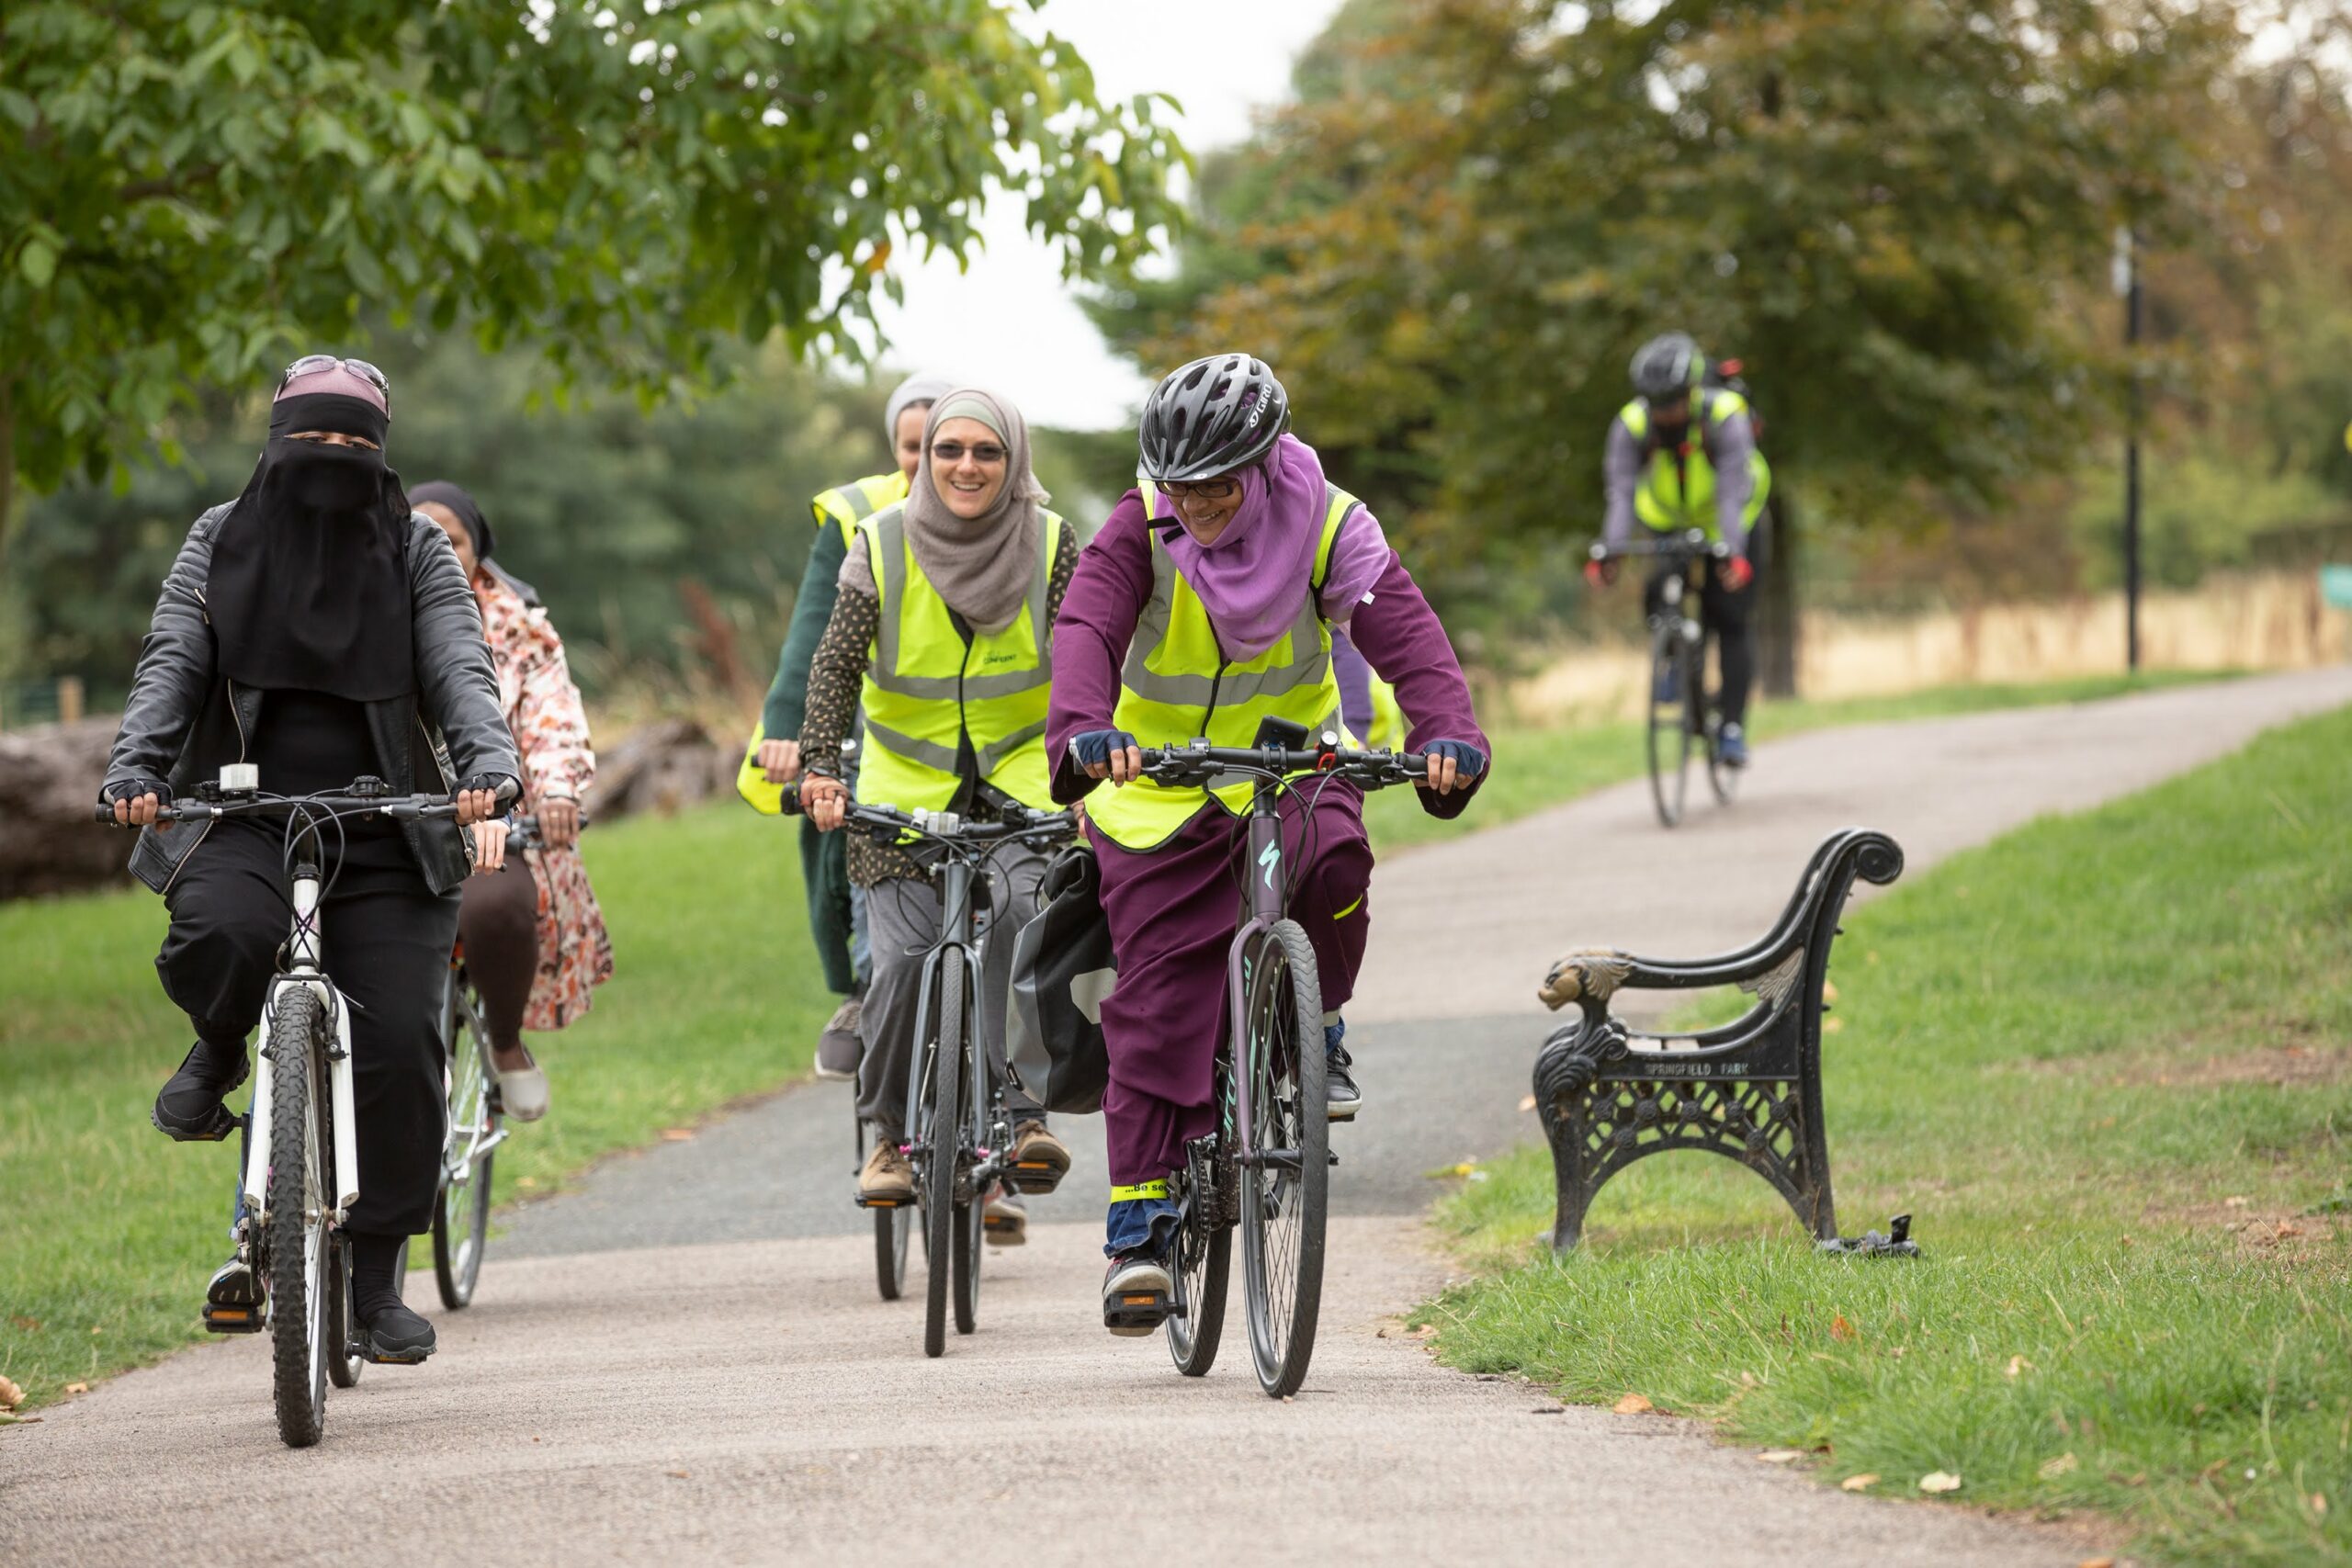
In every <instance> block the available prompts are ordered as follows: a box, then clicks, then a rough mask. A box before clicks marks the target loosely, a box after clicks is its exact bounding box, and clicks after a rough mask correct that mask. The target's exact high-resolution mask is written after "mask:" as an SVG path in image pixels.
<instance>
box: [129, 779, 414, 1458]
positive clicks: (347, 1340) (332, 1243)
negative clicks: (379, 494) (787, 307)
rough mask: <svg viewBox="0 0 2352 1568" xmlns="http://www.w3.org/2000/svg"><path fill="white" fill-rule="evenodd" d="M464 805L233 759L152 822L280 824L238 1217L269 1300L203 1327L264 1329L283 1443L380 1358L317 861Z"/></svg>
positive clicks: (245, 1252)
mask: <svg viewBox="0 0 2352 1568" xmlns="http://www.w3.org/2000/svg"><path fill="white" fill-rule="evenodd" d="M457 809H458V808H457V805H456V803H455V801H453V800H452V799H451V798H450V797H449V796H448V795H398V796H396V795H393V794H392V793H391V786H390V785H389V784H386V783H385V782H384V781H383V780H381V779H379V778H372V777H362V778H359V779H356V780H355V781H353V783H352V784H351V787H350V788H349V790H347V791H345V792H343V793H339V794H336V793H321V794H317V795H293V796H288V795H266V794H264V793H262V791H261V789H260V779H259V770H258V769H257V768H256V767H255V766H254V764H253V763H251V762H232V763H231V764H229V765H228V766H226V767H224V768H222V769H221V770H220V778H219V780H218V781H217V782H208V783H206V784H201V785H199V786H198V789H197V791H196V794H195V795H194V797H193V798H187V799H182V800H178V801H175V802H174V803H173V804H171V805H169V806H165V807H162V808H161V809H159V810H158V811H157V812H156V817H155V819H156V820H157V821H158V822H175V823H176V822H199V823H204V824H207V825H208V828H207V829H206V830H208V831H209V824H211V823H215V822H219V821H221V820H224V819H226V818H261V819H271V818H276V819H280V820H283V821H284V822H285V824H286V852H285V866H286V875H287V897H288V903H289V905H290V906H291V907H292V910H293V916H292V922H291V928H290V930H289V931H288V936H287V939H286V942H285V945H284V946H283V947H281V948H280V949H279V950H278V955H277V973H276V975H274V976H272V977H271V979H270V982H269V988H268V991H267V993H266V1000H265V1002H264V1004H263V1007H262V1017H261V1035H260V1041H259V1044H258V1046H257V1049H256V1055H257V1056H258V1057H259V1061H260V1067H259V1070H258V1071H257V1072H256V1073H255V1075H254V1097H253V1105H252V1108H251V1109H250V1110H249V1111H247V1112H246V1115H245V1117H244V1137H245V1143H244V1148H245V1157H244V1160H243V1170H244V1179H243V1190H242V1193H243V1202H242V1204H241V1209H242V1213H241V1214H240V1217H239V1219H238V1222H237V1258H238V1259H239V1261H241V1262H243V1263H244V1264H245V1265H246V1266H247V1267H248V1268H249V1269H251V1270H252V1274H253V1279H254V1283H255V1285H256V1286H257V1287H258V1290H259V1293H260V1298H261V1299H260V1301H259V1303H257V1304H255V1305H254V1306H250V1307H243V1308H239V1307H234V1306H225V1305H222V1304H220V1303H209V1304H208V1305H207V1306H206V1308H205V1325H206V1326H207V1327H208V1328H210V1329H212V1330H213V1331H215V1332H217V1333H249V1334H250V1333H260V1332H263V1331H265V1330H266V1331H267V1333H268V1334H269V1336H270V1343H271V1354H270V1389H271V1396H272V1400H273V1403H274V1404H275V1405H276V1407H277V1435H278V1437H279V1438H282V1439H283V1440H284V1441H285V1443H286V1445H287V1446H288V1448H297V1449H301V1448H309V1447H310V1446H311V1445H312V1444H313V1443H316V1442H317V1441H318V1440H319V1438H320V1437H321V1435H322V1433H323V1432H324V1430H325V1426H326V1399H327V1394H326V1391H327V1384H328V1382H330V1381H332V1382H334V1385H335V1386H336V1387H338V1388H349V1387H351V1386H352V1384H354V1383H356V1382H358V1380H359V1372H360V1369H361V1367H362V1366H363V1365H364V1364H365V1363H366V1362H367V1361H368V1360H370V1359H375V1358H374V1356H373V1353H372V1352H371V1351H370V1350H368V1348H366V1347H367V1344H368V1340H367V1337H366V1335H365V1333H364V1332H363V1331H362V1329H361V1326H360V1325H359V1323H358V1320H357V1316H356V1313H355V1312H354V1311H353V1306H352V1292H351V1242H350V1238H349V1237H348V1236H347V1235H345V1233H344V1230H343V1224H344V1219H345V1215H346V1214H348V1213H350V1211H351V1206H352V1205H353V1204H354V1203H356V1202H357V1201H358V1199H359V1145H358V1128H357V1121H356V1114H355V1112H354V1110H353V1105H354V1100H353V1088H352V1069H351V1009H350V1004H349V1003H348V1002H347V1001H345V998H344V995H343V993H342V992H341V991H340V990H338V989H336V987H335V984H334V980H333V978H332V977H331V976H329V975H328V974H327V971H326V969H325V967H324V966H323V964H322V959H321V949H322V942H323V941H324V937H325V929H324V924H323V915H322V909H321V905H322V902H323V900H324V898H325V897H326V893H327V890H328V888H329V887H331V886H333V884H334V875H333V874H332V873H327V872H322V870H321V864H322V861H323V860H324V859H325V849H326V846H327V843H328V840H329V838H330V836H332V837H333V838H334V839H337V840H339V839H340V837H341V831H342V827H341V825H342V824H343V823H345V822H350V821H356V820H360V819H363V818H369V817H383V818H390V820H392V821H395V822H419V821H426V820H430V819H433V818H445V817H454V816H456V815H457ZM97 815H98V820H100V821H102V822H108V823H111V822H113V821H114V811H113V807H111V806H101V807H98V810H97ZM330 830H332V834H330Z"/></svg>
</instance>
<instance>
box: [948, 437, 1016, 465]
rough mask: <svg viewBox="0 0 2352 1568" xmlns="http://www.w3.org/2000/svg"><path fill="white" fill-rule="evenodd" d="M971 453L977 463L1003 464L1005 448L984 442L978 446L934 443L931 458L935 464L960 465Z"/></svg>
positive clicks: (959, 442) (957, 443)
mask: <svg viewBox="0 0 2352 1568" xmlns="http://www.w3.org/2000/svg"><path fill="white" fill-rule="evenodd" d="M967 452H969V453H970V454H971V455H972V460H973V461H974V462H976V463H1001V462H1003V461H1004V448H1003V447H1001V446H998V445H997V444H996V443H995V442H993V441H983V442H981V443H980V444H979V445H978V446H965V445H964V444H963V443H962V442H961V441H934V442H933V443H932V444H931V458H932V461H933V462H934V463H960V462H962V461H963V460H964V454H965V453H967Z"/></svg>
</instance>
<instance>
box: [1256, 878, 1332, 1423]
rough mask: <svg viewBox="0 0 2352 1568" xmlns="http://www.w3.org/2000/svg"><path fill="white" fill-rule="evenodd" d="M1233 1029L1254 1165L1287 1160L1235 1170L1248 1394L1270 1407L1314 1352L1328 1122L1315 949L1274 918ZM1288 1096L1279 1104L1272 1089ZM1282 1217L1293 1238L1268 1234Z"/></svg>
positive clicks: (1293, 925) (1301, 1375)
mask: <svg viewBox="0 0 2352 1568" xmlns="http://www.w3.org/2000/svg"><path fill="white" fill-rule="evenodd" d="M1244 962H1245V964H1247V967H1246V968H1245V970H1244V975H1245V976H1246V979H1245V983H1244V991H1243V1001H1244V1010H1243V1016H1242V1018H1241V1019H1240V1020H1238V1021H1237V1026H1238V1031H1239V1032H1240V1035H1241V1039H1240V1051H1239V1053H1238V1055H1239V1056H1240V1058H1241V1063H1242V1066H1241V1070H1242V1071H1244V1072H1246V1073H1248V1074H1249V1075H1250V1077H1249V1078H1248V1079H1247V1089H1248V1092H1249V1095H1250V1148H1249V1150H1248V1153H1249V1154H1250V1155H1251V1156H1255V1159H1256V1160H1263V1159H1264V1158H1265V1156H1268V1155H1270V1154H1276V1153H1283V1154H1287V1155H1288V1156H1291V1158H1292V1159H1293V1160H1294V1161H1295V1165H1293V1166H1291V1167H1290V1168H1283V1167H1278V1166H1272V1165H1267V1164H1261V1163H1254V1162H1253V1163H1250V1164H1248V1165H1244V1166H1243V1167H1242V1168H1241V1239H1242V1264H1243V1269H1242V1273H1243V1276H1244V1280H1245V1286H1246V1288H1245V1292H1244V1294H1245V1295H1246V1297H1247V1299H1248V1302H1249V1311H1250V1359H1251V1361H1252V1362H1253V1363H1254V1364H1255V1366H1256V1368H1257V1372H1258V1386H1259V1387H1260V1388H1262V1389H1264V1390H1265V1391H1266V1393H1267V1394H1268V1395H1269V1396H1270V1397H1272V1398H1275V1399H1282V1398H1287V1397H1288V1396H1289V1395H1291V1394H1294V1393H1297V1392H1298V1386H1299V1384H1300V1383H1301V1382H1305V1381H1306V1367H1307V1363H1308V1361H1309V1360H1311V1359H1313V1357H1314V1354H1315V1325H1316V1318H1317V1314H1319V1313H1320V1311H1321V1309H1322V1300H1323V1246H1324V1225H1325V1222H1326V1220H1327V1219H1328V1217H1329V1202H1330V1183H1331V1170H1330V1165H1329V1157H1328V1156H1329V1149H1330V1122H1329V1119H1328V1116H1327V1113H1326V1111H1325V1088H1324V1077H1325V1063H1324V1055H1323V1028H1322V1020H1323V993H1322V987H1321V985H1320V983H1319V982H1318V981H1317V977H1316V971H1315V950H1314V949H1313V948H1312V947H1311V946H1309V945H1308V944H1307V941H1306V931H1304V930H1302V929H1301V928H1300V926H1299V924H1298V922H1297V921H1295V920H1277V921H1276V922H1275V923H1274V924H1273V926H1272V928H1270V929H1269V930H1268V931H1266V932H1265V933H1264V934H1263V935H1262V936H1261V937H1260V938H1259V939H1258V940H1257V942H1254V943H1253V944H1252V945H1251V949H1250V953H1249V955H1248V956H1247V957H1246V958H1245V960H1244ZM1285 1084H1287V1087H1288V1097H1287V1099H1285V1096H1284V1086H1285ZM1284 1210H1288V1211H1290V1212H1291V1213H1292V1214H1293V1218H1294V1223H1293V1224H1292V1225H1291V1226H1290V1227H1289V1228H1290V1229H1291V1230H1292V1231H1293V1232H1295V1235H1294V1236H1293V1238H1292V1245H1290V1246H1288V1247H1283V1246H1282V1245H1281V1240H1282V1238H1281V1237H1280V1236H1278V1235H1277V1234H1276V1232H1275V1228H1274V1226H1275V1222H1276V1220H1277V1219H1278V1218H1279V1217H1280V1213H1281V1212H1282V1211H1284Z"/></svg>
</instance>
